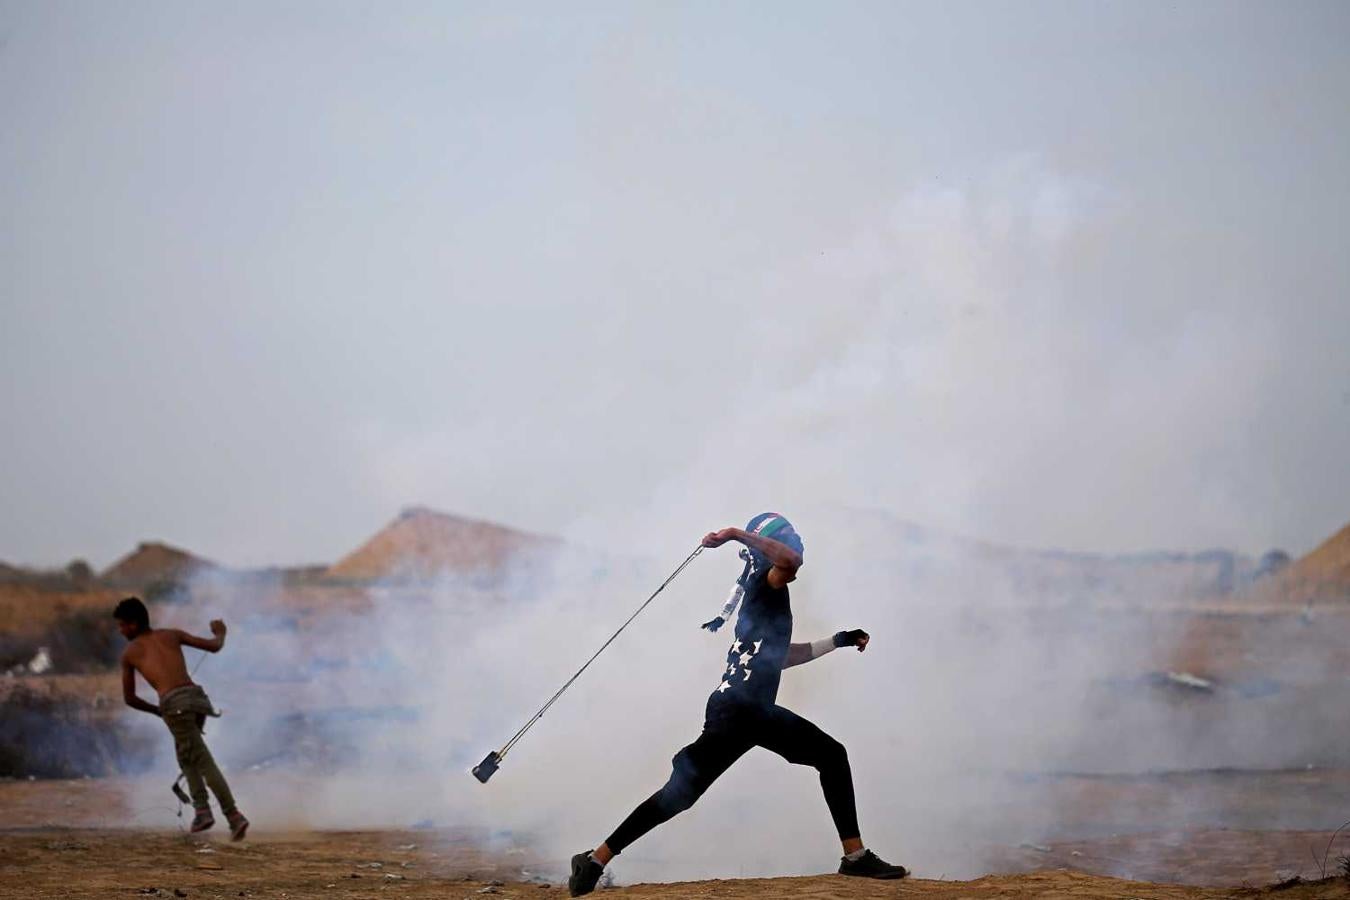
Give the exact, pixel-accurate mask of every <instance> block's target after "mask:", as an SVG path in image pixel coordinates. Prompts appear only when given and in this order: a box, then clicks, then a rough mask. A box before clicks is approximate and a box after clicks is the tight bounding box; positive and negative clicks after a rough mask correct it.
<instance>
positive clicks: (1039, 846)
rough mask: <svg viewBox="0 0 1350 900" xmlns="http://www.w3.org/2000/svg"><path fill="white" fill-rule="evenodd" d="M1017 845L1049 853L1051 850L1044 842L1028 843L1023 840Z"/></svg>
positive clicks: (1025, 848)
mask: <svg viewBox="0 0 1350 900" xmlns="http://www.w3.org/2000/svg"><path fill="white" fill-rule="evenodd" d="M1017 846H1019V847H1021V848H1022V849H1024V850H1035V851H1036V852H1037V853H1049V852H1050V848H1049V847H1047V846H1045V845H1044V844H1029V843H1027V842H1026V841H1023V842H1022V843H1020V844H1018V845H1017Z"/></svg>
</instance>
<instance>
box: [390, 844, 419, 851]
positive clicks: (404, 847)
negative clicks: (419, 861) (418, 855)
mask: <svg viewBox="0 0 1350 900" xmlns="http://www.w3.org/2000/svg"><path fill="white" fill-rule="evenodd" d="M395 849H397V850H404V851H406V850H416V849H417V845H416V844H399V845H398V847H396V848H395Z"/></svg>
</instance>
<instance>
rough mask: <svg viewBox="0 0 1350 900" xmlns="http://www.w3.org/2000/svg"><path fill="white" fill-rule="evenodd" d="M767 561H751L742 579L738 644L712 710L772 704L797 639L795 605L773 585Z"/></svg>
mask: <svg viewBox="0 0 1350 900" xmlns="http://www.w3.org/2000/svg"><path fill="white" fill-rule="evenodd" d="M770 568H771V566H770V564H769V562H768V560H766V559H764V558H763V557H761V556H759V555H758V554H756V555H755V557H754V558H752V560H751V562H750V565H749V566H748V567H747V571H746V572H745V574H744V575H742V578H741V584H742V586H743V587H744V588H745V597H744V599H742V600H741V612H740V616H739V617H738V618H737V619H736V640H735V641H734V642H732V644H731V648H730V649H729V650H727V664H726V666H725V667H724V668H723V669H722V680H721V683H720V684H718V685H717V688H716V689H715V690H714V691H713V692H712V696H711V697H709V698H708V711H709V713H710V714H711V713H713V712H714V711H716V710H722V709H726V708H728V707H730V706H732V705H735V704H751V705H756V706H772V705H773V703H774V701H775V700H776V699H777V698H778V682H779V681H780V680H781V678H782V675H783V663H784V662H786V661H787V652H788V644H789V643H791V641H792V603H791V602H790V600H789V598H788V589H787V586H786V585H785V586H783V587H781V588H775V587H774V586H773V585H771V584H769V581H768V578H769V569H770Z"/></svg>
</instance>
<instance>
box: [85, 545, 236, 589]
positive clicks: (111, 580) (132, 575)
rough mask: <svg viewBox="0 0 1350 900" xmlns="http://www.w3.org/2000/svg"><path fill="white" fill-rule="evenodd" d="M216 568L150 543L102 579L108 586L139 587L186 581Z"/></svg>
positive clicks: (187, 555)
mask: <svg viewBox="0 0 1350 900" xmlns="http://www.w3.org/2000/svg"><path fill="white" fill-rule="evenodd" d="M217 568H219V566H217V565H216V564H215V563H213V562H210V561H208V560H205V559H202V558H201V557H199V556H194V555H193V554H191V553H189V552H187V551H186V550H180V549H178V548H177V547H171V546H169V545H168V544H162V543H158V542H156V541H149V542H146V543H143V544H140V545H139V546H137V547H136V549H135V550H133V551H132V552H131V553H128V554H127V555H126V556H124V557H122V558H121V559H119V560H118V561H117V562H115V563H113V564H112V565H111V566H109V567H108V568H107V569H105V570H104V572H103V574H102V575H101V576H100V577H101V579H102V580H103V581H105V582H107V583H108V584H115V585H124V586H127V587H140V586H144V585H148V584H153V583H155V582H165V581H183V580H185V579H188V578H191V577H192V576H193V575H196V574H199V573H201V572H204V571H209V570H213V569H217Z"/></svg>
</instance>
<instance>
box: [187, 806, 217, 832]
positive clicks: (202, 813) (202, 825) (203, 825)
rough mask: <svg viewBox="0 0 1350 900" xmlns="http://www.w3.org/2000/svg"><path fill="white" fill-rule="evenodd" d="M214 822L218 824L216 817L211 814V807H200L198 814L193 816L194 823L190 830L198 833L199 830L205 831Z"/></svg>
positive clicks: (189, 827)
mask: <svg viewBox="0 0 1350 900" xmlns="http://www.w3.org/2000/svg"><path fill="white" fill-rule="evenodd" d="M214 824H216V817H215V816H213V815H211V810H210V808H209V807H208V808H207V809H199V810H197V814H196V815H195V816H193V817H192V824H191V825H189V826H188V831H190V832H192V833H193V834H196V833H197V832H199V831H205V830H206V829H208V828H210V827H211V826H212V825H214Z"/></svg>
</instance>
